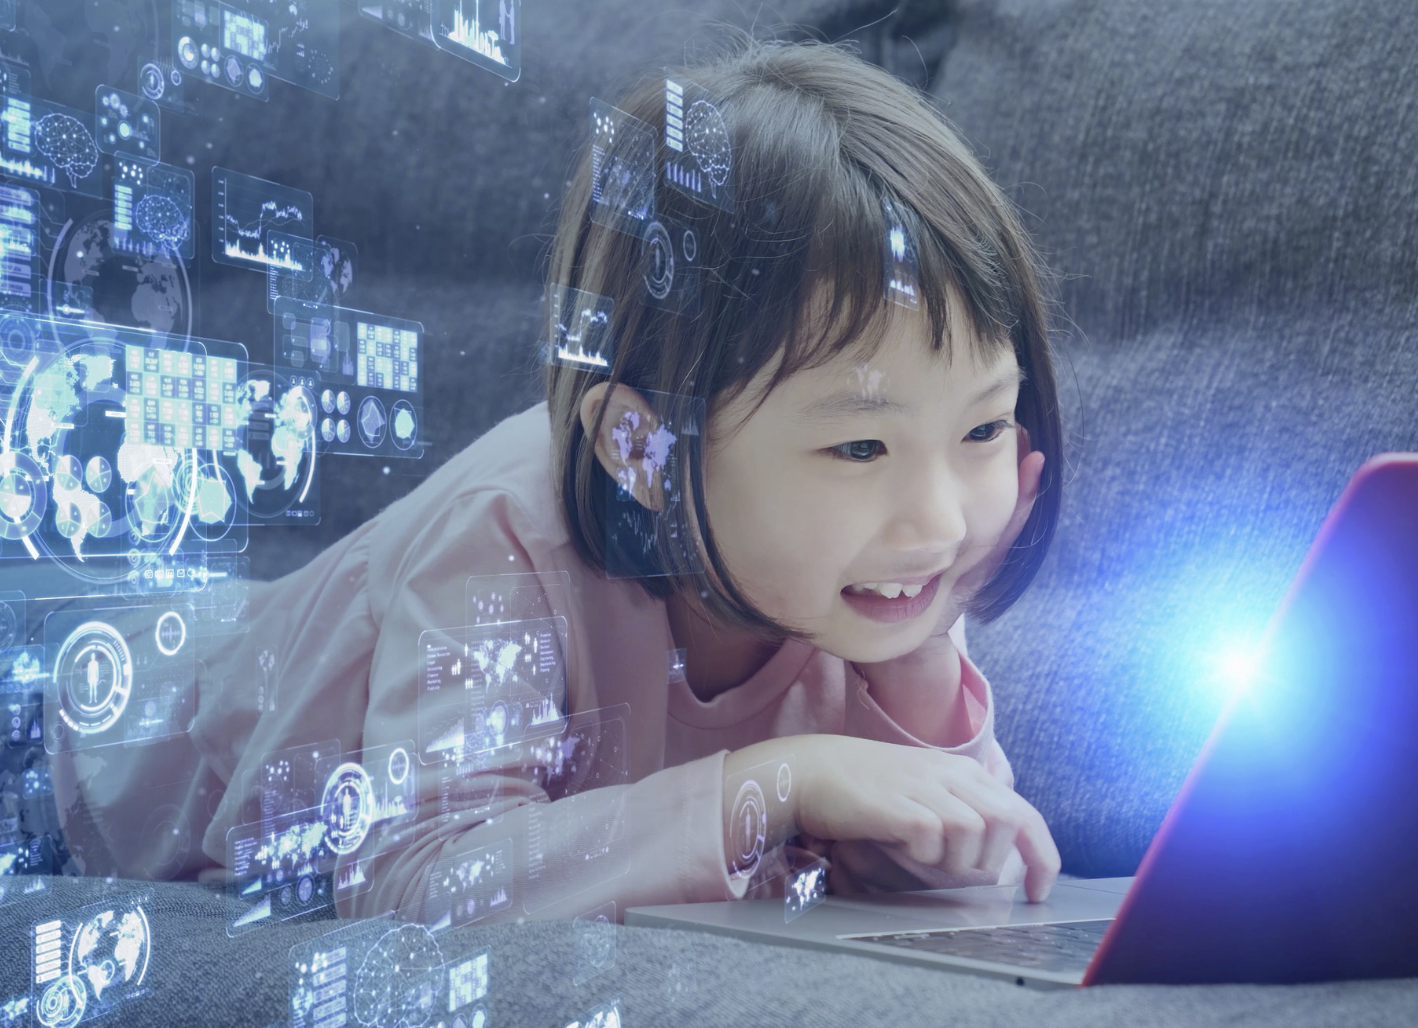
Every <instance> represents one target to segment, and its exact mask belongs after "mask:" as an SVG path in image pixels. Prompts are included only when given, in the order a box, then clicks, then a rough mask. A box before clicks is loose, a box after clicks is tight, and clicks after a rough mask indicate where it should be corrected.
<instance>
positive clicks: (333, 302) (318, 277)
mask: <svg viewBox="0 0 1418 1028" xmlns="http://www.w3.org/2000/svg"><path fill="white" fill-rule="evenodd" d="M294 246H295V253H296V263H297V264H299V265H300V267H301V268H302V269H305V268H309V269H311V270H310V274H308V275H302V273H301V272H299V271H297V272H291V271H287V270H285V269H284V268H277V267H274V266H273V267H271V268H269V269H267V290H266V310H267V311H269V312H270V313H272V314H274V313H276V302H277V301H278V300H280V299H281V298H282V297H285V298H287V299H290V300H295V301H297V302H299V303H301V304H305V305H308V306H311V307H337V306H342V305H343V304H344V301H345V299H346V297H348V295H349V293H350V290H351V289H353V288H354V284H355V273H356V271H357V270H358V266H359V249H358V247H356V246H355V245H354V243H349V242H346V241H345V240H343V239H335V238H334V237H332V236H320V237H318V238H316V239H315V240H314V241H306V240H295V242H294ZM324 314H325V316H326V317H329V316H330V314H331V312H329V311H327V312H324ZM346 413H348V411H346Z"/></svg>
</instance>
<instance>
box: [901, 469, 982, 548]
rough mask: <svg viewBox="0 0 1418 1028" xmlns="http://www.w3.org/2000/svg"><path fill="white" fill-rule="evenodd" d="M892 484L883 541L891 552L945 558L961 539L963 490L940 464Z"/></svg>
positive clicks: (915, 471) (962, 485)
mask: <svg viewBox="0 0 1418 1028" xmlns="http://www.w3.org/2000/svg"><path fill="white" fill-rule="evenodd" d="M903 477H904V478H905V480H904V481H900V482H898V483H896V486H897V488H896V491H895V502H894V508H893V511H892V518H891V524H890V526H889V528H888V532H887V542H888V544H889V545H890V546H892V547H893V548H894V549H900V550H931V551H937V552H939V553H941V554H945V555H949V554H952V553H954V552H955V550H956V549H957V548H958V547H959V545H960V543H961V542H962V541H963V540H964V539H965V487H964V484H963V483H962V482H961V481H960V479H959V478H958V476H956V475H955V473H954V472H953V471H952V470H951V469H950V468H949V467H948V466H946V465H945V464H944V463H943V462H942V463H938V464H935V465H934V466H932V467H924V468H915V469H912V470H911V471H910V472H908V473H907V474H906V475H905V476H903Z"/></svg>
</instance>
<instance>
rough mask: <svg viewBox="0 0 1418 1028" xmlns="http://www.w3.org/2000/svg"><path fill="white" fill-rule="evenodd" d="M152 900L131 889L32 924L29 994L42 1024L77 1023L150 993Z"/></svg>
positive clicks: (45, 1027)
mask: <svg viewBox="0 0 1418 1028" xmlns="http://www.w3.org/2000/svg"><path fill="white" fill-rule="evenodd" d="M148 901H149V897H148V895H147V894H145V893H133V894H129V895H126V896H122V897H120V898H118V899H116V900H106V901H104V902H102V903H95V904H91V905H89V906H86V907H81V908H79V909H78V910H74V911H70V912H69V913H67V914H65V915H64V916H62V917H59V918H55V919H53V920H47V921H42V922H40V923H38V924H35V925H33V927H32V928H31V929H30V938H31V940H32V951H33V959H32V962H31V965H30V967H31V979H30V980H31V983H32V988H31V996H32V997H33V1003H34V1017H35V1021H36V1023H37V1024H39V1025H40V1026H41V1028H75V1026H76V1025H78V1024H79V1023H81V1022H87V1021H95V1020H98V1019H99V1018H101V1017H103V1016H105V1015H107V1014H109V1013H111V1012H113V1011H114V1010H115V1009H116V1008H118V1007H119V1006H121V1005H123V1004H125V1003H127V1002H129V1001H131V1000H134V999H137V998H138V997H140V996H143V995H145V994H146V993H147V991H148V990H147V984H146V979H147V973H148V966H149V963H150V961H151V959H152V955H153V944H154V939H153V933H152V927H151V925H150V924H149V921H148V915H147V912H146V910H145V909H144V908H145V906H146V905H147V903H148Z"/></svg>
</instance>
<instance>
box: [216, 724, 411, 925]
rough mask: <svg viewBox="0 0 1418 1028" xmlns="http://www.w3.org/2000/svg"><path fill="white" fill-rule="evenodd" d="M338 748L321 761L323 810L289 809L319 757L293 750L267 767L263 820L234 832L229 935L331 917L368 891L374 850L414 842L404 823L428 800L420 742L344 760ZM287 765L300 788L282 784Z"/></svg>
mask: <svg viewBox="0 0 1418 1028" xmlns="http://www.w3.org/2000/svg"><path fill="white" fill-rule="evenodd" d="M331 748H332V747H330V746H328V745H327V746H324V747H321V749H322V750H323V751H324V752H321V753H319V754H318V755H317V759H315V761H314V764H315V767H314V774H313V780H312V782H311V784H312V785H313V789H312V790H311V796H310V798H311V799H313V800H314V805H313V806H309V807H305V808H303V809H283V808H286V807H291V806H294V805H295V804H293V803H290V802H289V797H288V796H287V795H286V792H287V791H289V792H291V793H292V794H294V792H295V780H299V781H301V782H303V781H304V780H305V778H306V777H307V776H306V775H304V774H302V768H306V767H307V766H308V764H309V762H310V761H309V759H308V757H309V754H307V753H303V752H295V751H293V752H291V753H289V754H281V755H272V757H271V758H268V760H267V761H266V767H265V769H263V770H264V775H265V777H266V778H268V779H270V780H271V782H270V784H268V786H267V787H266V788H265V789H264V790H263V791H262V792H261V793H260V806H261V809H260V811H259V815H260V816H259V819H258V820H256V821H253V822H251V823H248V824H244V825H239V826H237V827H235V828H232V829H231V830H230V831H228V833H227V866H228V867H229V868H230V869H231V872H232V875H233V880H232V881H231V883H230V884H229V885H228V889H227V895H228V919H227V934H228V935H230V936H233V937H234V936H237V935H241V934H243V933H245V932H247V931H251V930H254V929H256V928H258V927H260V926H262V925H265V924H273V923H276V922H278V921H285V920H290V919H291V918H295V917H302V916H305V915H308V914H312V913H315V912H317V911H320V910H327V909H329V908H330V907H331V906H332V905H333V904H334V903H335V902H336V901H337V900H338V899H339V898H341V897H343V896H346V895H350V896H353V895H357V894H359V893H361V892H364V891H366V890H367V889H368V888H369V887H370V885H371V884H372V883H371V878H372V876H373V871H372V866H371V862H372V860H373V852H374V850H376V849H377V850H379V851H380V852H387V851H388V850H389V849H391V848H398V847H399V846H400V845H403V844H406V843H407V842H409V841H411V839H412V835H411V834H410V833H407V831H406V830H405V829H404V827H403V826H405V825H406V824H407V823H408V822H409V821H410V820H412V818H413V816H414V813H415V810H416V807H417V803H418V774H419V769H418V767H417V763H418V762H417V760H415V759H414V757H413V755H412V748H413V744H412V743H411V742H410V743H402V744H395V745H386V746H378V747H372V748H369V749H366V750H364V751H362V752H355V753H349V754H343V755H342V754H340V753H338V747H334V749H335V750H336V752H333V753H332V752H330V750H331ZM282 768H285V769H286V771H287V774H288V775H289V776H290V777H291V778H292V781H290V782H287V781H282V780H281V777H280V771H281V769H282ZM248 798H249V795H248ZM283 801H284V802H283ZM249 812H250V811H249V805H248V813H249ZM366 844H369V846H368V850H367V851H366Z"/></svg>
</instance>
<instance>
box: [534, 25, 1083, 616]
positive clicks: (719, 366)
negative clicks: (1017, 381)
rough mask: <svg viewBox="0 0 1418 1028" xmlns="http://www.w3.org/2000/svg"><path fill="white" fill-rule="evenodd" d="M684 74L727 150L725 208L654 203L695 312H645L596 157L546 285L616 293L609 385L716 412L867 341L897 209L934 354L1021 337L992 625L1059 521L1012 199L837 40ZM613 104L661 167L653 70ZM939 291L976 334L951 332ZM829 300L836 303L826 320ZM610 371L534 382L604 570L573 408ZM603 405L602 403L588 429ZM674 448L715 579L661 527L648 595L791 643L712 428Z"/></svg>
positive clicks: (1050, 416)
mask: <svg viewBox="0 0 1418 1028" xmlns="http://www.w3.org/2000/svg"><path fill="white" fill-rule="evenodd" d="M675 74H682V75H683V78H684V79H685V80H687V81H689V82H692V83H694V84H696V85H698V86H700V87H702V88H703V89H705V90H706V91H707V92H708V94H710V95H711V96H713V97H714V98H715V99H716V101H717V102H718V103H719V106H720V110H721V111H722V112H723V114H724V116H725V118H726V120H727V124H728V127H729V132H730V137H731V139H732V146H733V151H732V152H733V177H734V183H733V184H734V190H735V203H734V205H733V206H734V210H733V211H732V213H729V212H725V211H722V210H719V209H717V208H715V207H714V206H711V205H709V204H705V203H702V202H697V201H695V200H692V199H690V198H688V197H686V196H684V195H682V194H681V193H680V192H678V191H677V190H674V189H672V188H669V187H668V186H666V185H665V184H664V182H663V181H661V182H660V183H659V184H658V186H657V188H656V195H655V205H656V211H657V212H663V213H664V214H666V215H668V216H669V217H672V218H674V219H676V220H678V221H680V222H681V223H683V224H685V225H688V226H692V228H693V230H694V232H695V233H696V234H697V237H698V239H699V249H700V255H699V259H700V264H701V272H700V282H699V295H698V313H697V316H695V317H690V316H687V315H686V314H683V313H673V312H670V311H667V310H663V309H659V308H657V307H654V306H651V305H649V304H648V303H646V302H645V296H644V285H643V282H642V279H643V276H644V274H645V271H646V267H645V266H644V261H645V259H646V258H645V256H644V254H643V253H642V244H641V241H640V240H639V239H638V238H636V237H635V236H633V235H628V234H625V233H623V232H619V231H616V230H615V229H613V228H608V227H605V226H603V225H600V224H597V223H595V222H593V221H592V218H591V171H590V155H589V154H587V155H586V157H585V158H584V159H583V160H581V161H580V162H579V165H578V170H577V172H576V174H575V175H574V177H573V178H572V182H571V184H570V186H569V188H568V189H567V193H566V196H565V200H564V205H563V207H562V210H561V216H560V222H559V224H558V226H557V232H556V237H555V239H554V241H553V245H552V252H551V260H550V268H549V271H548V282H549V283H550V286H549V293H550V292H551V291H553V290H556V289H558V288H566V287H570V288H575V289H583V290H587V291H589V292H592V293H597V294H600V295H602V296H607V297H610V298H611V299H612V300H613V301H614V311H613V316H612V319H611V331H612V333H613V336H614V339H615V352H614V358H613V360H612V362H611V367H610V369H609V372H610V381H611V382H612V383H623V384H624V385H626V386H629V387H631V388H634V389H636V390H640V391H641V392H642V394H643V393H645V392H646V391H655V392H659V393H668V394H675V395H676V396H679V397H682V398H684V399H685V401H686V402H690V403H693V402H696V401H698V402H702V404H703V405H704V406H705V407H706V408H707V410H708V412H709V413H710V414H711V415H712V414H713V412H714V411H715V410H716V409H717V408H718V407H719V406H721V405H722V404H723V403H724V402H725V401H726V400H727V399H730V398H733V397H735V396H738V395H740V394H742V393H743V391H744V389H745V388H746V387H747V386H748V384H749V383H750V381H751V380H752V379H753V378H754V377H755V376H756V375H757V374H758V373H759V372H760V371H763V370H764V369H765V368H767V369H771V370H772V380H771V383H770V385H769V388H770V389H771V388H772V387H773V386H774V385H777V384H778V383H780V382H782V381H784V380H785V379H786V378H788V377H789V376H790V375H792V374H794V373H796V372H798V371H800V370H802V369H804V368H808V367H814V366H818V365H821V364H823V363H825V362H827V361H830V360H831V359H833V358H834V357H835V356H837V355H838V354H840V353H843V352H844V351H848V350H851V349H853V348H858V347H863V346H867V347H870V346H871V345H872V340H873V339H876V338H879V331H880V327H881V325H882V323H883V321H884V319H883V315H884V314H885V313H886V312H887V311H889V309H890V304H891V300H890V299H889V298H888V297H887V295H886V289H885V285H884V277H883V267H884V264H883V261H884V241H885V233H886V229H885V223H884V217H883V204H884V203H885V202H887V201H889V202H890V203H892V204H894V206H895V207H896V209H897V211H898V212H900V214H901V215H902V216H903V217H904V219H905V220H906V222H907V228H908V229H909V230H910V231H911V233H912V234H914V236H915V239H916V243H917V247H918V251H919V255H918V256H919V265H920V302H921V307H922V310H923V311H924V313H925V314H926V315H927V316H928V317H929V321H930V326H931V337H932V340H933V343H932V345H933V347H934V348H935V349H936V350H938V351H939V350H942V349H944V350H946V352H947V353H948V352H950V347H951V345H952V341H954V340H958V339H960V338H962V337H964V338H967V339H969V340H970V345H971V347H972V349H973V351H975V352H976V353H977V354H979V355H981V356H983V352H982V351H991V350H994V349H995V348H997V347H1003V346H1011V345H1012V347H1013V349H1014V354H1015V357H1016V359H1017V360H1018V362H1019V366H1020V367H1021V368H1022V369H1023V371H1024V376H1025V377H1024V382H1023V384H1022V385H1021V387H1020V391H1019V402H1018V405H1017V406H1016V408H1015V419H1016V420H1017V422H1018V423H1019V424H1020V425H1022V426H1024V427H1025V428H1026V429H1028V431H1029V438H1030V440H1031V443H1032V445H1033V448H1034V449H1038V450H1042V451H1043V453H1044V456H1045V464H1044V475H1043V482H1042V484H1041V488H1040V492H1039V497H1038V500H1037V501H1036V503H1035V505H1034V509H1033V513H1032V514H1031V515H1030V517H1029V521H1028V522H1027V523H1026V525H1025V526H1024V530H1023V531H1022V532H1021V534H1020V536H1019V539H1018V540H1017V541H1016V542H1015V544H1014V546H1013V548H1012V549H1011V550H1010V552H1009V555H1008V557H1007V558H1006V560H1005V563H1004V564H1003V566H1001V568H1000V570H999V571H998V572H997V573H996V574H995V576H994V578H993V579H992V580H991V581H990V582H989V583H988V584H987V585H986V586H985V587H984V588H983V589H982V590H980V592H979V593H978V594H977V596H976V597H975V600H974V602H973V603H972V606H971V610H970V613H971V615H972V616H973V617H976V618H979V619H981V620H985V621H989V620H993V619H994V618H996V617H998V616H999V615H1000V614H1002V613H1003V612H1004V611H1005V610H1007V609H1008V608H1009V606H1010V605H1011V604H1012V603H1013V602H1014V601H1015V600H1016V599H1018V597H1019V596H1020V594H1021V593H1022V592H1023V591H1024V589H1025V587H1026V586H1027V585H1028V584H1029V582H1030V581H1031V580H1032V579H1033V577H1034V575H1035V574H1036V573H1037V571H1038V568H1039V565H1040V563H1041V562H1042V560H1043V558H1044V554H1045V553H1046V551H1047V549H1048V545H1049V542H1050V540H1051V539H1052V537H1053V533H1054V528H1055V525H1056V524H1057V521H1058V515H1059V500H1060V485H1061V479H1060V471H1061V469H1062V466H1063V454H1062V429H1061V425H1060V418H1059V410H1058V403H1057V399H1056V396H1057V392H1056V385H1055V376H1054V364H1053V358H1052V355H1051V352H1050V348H1049V340H1048V328H1047V317H1046V298H1045V295H1044V291H1043V286H1042V282H1043V274H1042V271H1043V269H1042V266H1041V264H1040V263H1039V260H1038V258H1037V256H1036V255H1035V252H1034V250H1033V249H1032V247H1031V245H1030V243H1029V240H1028V238H1027V237H1026V235H1025V233H1024V230H1023V228H1022V227H1021V225H1020V224H1019V221H1018V219H1017V217H1016V215H1015V213H1014V211H1013V209H1012V207H1011V205H1010V203H1009V201H1008V200H1007V199H1006V198H1005V196H1004V195H1003V193H1001V192H1000V190H999V189H998V188H997V187H996V186H995V185H994V184H993V183H992V182H991V181H990V180H989V178H988V176H987V175H986V173H985V171H984V169H983V168H981V166H980V165H979V163H978V162H977V161H976V160H975V159H974V157H973V156H972V155H971V154H970V152H969V150H968V149H967V148H966V147H965V145H964V144H963V143H962V142H961V141H960V139H959V138H958V137H957V136H956V135H955V134H954V132H952V131H951V129H950V128H949V126H948V125H947V124H946V123H945V120H944V119H943V118H942V117H941V116H940V114H939V113H938V112H937V111H936V110H935V109H934V108H933V107H932V106H931V105H930V103H929V102H928V101H927V100H926V99H925V98H924V97H923V96H921V95H920V94H919V93H917V92H916V91H914V90H913V89H911V88H910V87H908V86H907V85H905V84H904V83H902V82H901V81H899V80H897V79H895V78H893V77H892V76H891V75H889V74H888V73H886V72H885V71H882V70H881V69H879V68H877V67H874V66H872V65H869V64H867V63H866V62H864V61H862V60H861V59H859V58H858V57H856V56H855V55H853V54H851V53H849V52H847V51H845V50H843V49H841V48H839V47H834V46H828V45H824V44H817V43H794V44H786V43H745V44H740V45H738V46H737V47H736V48H735V51H734V52H733V53H731V54H729V55H728V56H725V57H720V58H717V59H714V60H711V61H708V62H706V63H703V64H700V65H698V66H694V67H690V68H686V69H683V70H682V72H679V71H677V72H676V73H675ZM619 106H620V107H621V108H622V109H623V110H624V111H625V112H626V113H628V114H630V115H633V116H634V117H636V118H639V119H640V120H641V121H643V122H646V123H648V124H649V125H651V126H653V127H654V128H655V130H656V135H657V137H658V142H657V151H658V157H659V160H660V162H661V163H660V164H659V165H658V166H660V167H663V159H664V156H665V154H666V150H665V147H664V139H663V130H664V125H665V115H664V106H665V84H664V79H663V78H655V79H652V80H648V81H646V82H644V83H643V84H642V85H640V86H639V87H637V88H636V89H634V90H632V91H631V92H630V93H629V94H628V95H627V96H626V97H624V98H623V99H622V100H621V101H620V104H619ZM952 292H953V293H954V294H955V295H956V296H957V297H958V298H959V301H961V306H963V309H964V310H965V311H966V312H967V315H968V319H969V324H968V326H955V325H952V324H951V318H950V316H949V308H950V302H949V301H950V296H951V294H952ZM824 298H825V299H824ZM824 304H830V308H829V309H828V310H826V311H825V312H824V311H823V310H822V307H823V305H824ZM957 309H959V308H957ZM824 313H826V315H827V316H826V318H825V319H824V318H823V317H822V315H823V314H824ZM823 326H826V327H825V328H824V327H823ZM549 327H550V326H549ZM962 327H964V328H967V329H968V331H966V332H963V333H962V332H960V329H961V328H962ZM547 338H553V337H552V336H548V337H547ZM775 362H776V363H775ZM604 381H606V376H605V375H601V374H596V373H593V372H589V371H585V370H580V369H577V368H573V367H568V366H564V365H558V364H551V365H549V366H548V368H547V372H546V386H547V400H548V406H549V407H550V414H551V424H552V433H553V439H554V446H555V452H554V454H553V459H554V465H553V467H554V469H555V474H556V477H557V482H558V488H559V491H560V498H561V502H562V506H563V508H564V513H565V517H566V520H567V524H568V526H569V528H570V533H571V539H572V541H573V543H574V545H575V547H576V549H577V552H578V553H579V554H580V555H581V557H582V558H583V559H584V560H586V561H587V562H588V563H589V564H591V565H592V566H593V567H597V568H602V569H604V568H605V567H607V560H608V558H610V559H612V560H614V555H613V554H608V551H607V547H608V543H607V531H606V529H607V514H606V495H607V486H608V483H609V482H610V478H609V476H608V475H607V474H606V472H605V470H604V469H603V468H602V467H601V465H600V463H599V461H598V460H597V459H596V456H595V452H594V445H593V442H594V441H593V439H592V438H589V437H588V436H587V434H586V433H585V431H584V430H583V428H582V424H581V419H580V407H581V403H582V399H583V397H584V396H585V393H586V391H587V390H588V389H589V388H591V387H592V386H593V385H595V384H596V383H597V382H604ZM613 388H614V386H613ZM764 395H766V392H765V394H764ZM604 411H605V406H604V405H602V407H601V411H600V414H599V415H598V419H597V425H598V426H599V420H600V417H603V416H604ZM681 441H682V442H683V444H684V445H683V446H682V447H681V449H682V452H681V454H680V458H681V459H680V460H679V461H678V462H677V464H676V465H675V466H674V467H673V468H671V471H672V473H673V474H675V475H676V476H677V477H678V481H677V482H676V483H675V485H676V486H677V487H678V488H679V489H680V491H681V495H682V496H683V497H685V502H684V504H682V505H681V506H682V507H683V508H684V509H683V510H682V511H681V513H680V514H679V515H673V512H672V516H678V517H680V518H681V519H682V520H683V519H687V518H689V517H691V516H692V517H693V519H694V524H697V525H698V526H699V527H700V533H699V534H700V536H701V538H702V542H703V550H704V562H705V565H706V566H705V571H707V572H708V573H707V574H695V573H694V572H693V571H692V570H691V568H692V561H691V560H690V559H688V558H687V557H686V555H685V554H684V553H683V552H680V551H677V549H676V547H680V548H681V550H682V540H685V539H687V538H689V537H690V533H689V532H688V531H687V530H686V529H687V524H680V525H678V526H673V527H675V528H676V529H677V530H675V531H668V532H663V533H661V536H662V539H661V542H660V543H659V544H658V546H659V558H658V560H657V564H658V566H657V568H656V569H655V571H656V572H657V574H658V575H659V577H646V578H641V579H640V582H641V584H642V585H643V586H644V588H645V589H646V590H647V591H648V592H649V593H650V594H651V595H654V596H658V597H666V596H669V595H671V594H672V593H674V592H676V591H678V590H680V589H684V588H696V589H699V590H700V591H701V595H703V596H704V602H705V605H706V607H707V608H708V610H709V612H710V613H711V614H712V615H714V616H716V617H718V618H720V619H722V620H724V621H727V622H729V623H731V624H739V625H743V626H745V627H749V628H751V629H754V630H756V631H759V632H762V633H764V634H765V635H773V636H786V635H796V634H798V633H795V632H793V631H791V630H790V629H788V628H786V627H785V626H783V625H780V624H778V623H776V622H775V621H773V619H772V618H770V617H768V616H767V615H765V614H764V613H763V612H761V611H759V610H757V609H755V608H754V606H753V605H752V604H751V603H750V602H749V601H748V599H747V598H746V597H745V596H744V594H743V593H742V591H741V590H740V589H739V588H738V586H737V585H736V584H735V582H734V580H733V577H732V576H731V575H730V573H729V570H728V568H727V567H726V565H725V563H724V560H723V557H722V555H721V553H720V551H719V549H718V547H717V546H716V545H715V542H714V533H713V529H712V526H711V525H710V524H709V519H708V512H707V510H706V506H705V501H704V474H703V457H704V446H705V444H706V443H707V430H706V431H705V433H703V434H701V435H698V436H682V437H681Z"/></svg>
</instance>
